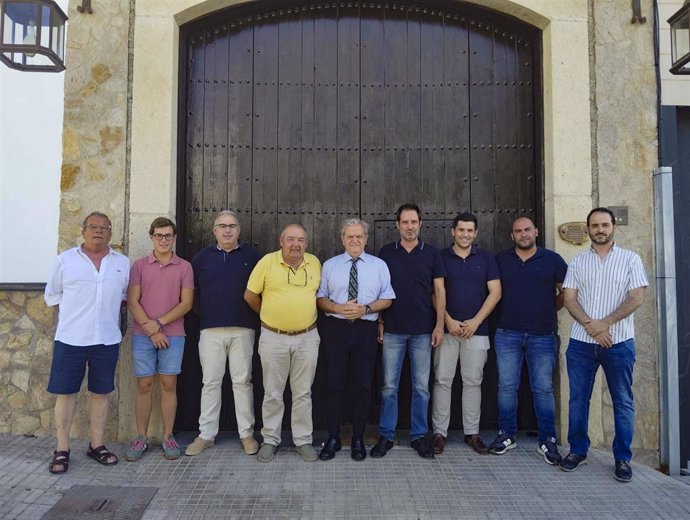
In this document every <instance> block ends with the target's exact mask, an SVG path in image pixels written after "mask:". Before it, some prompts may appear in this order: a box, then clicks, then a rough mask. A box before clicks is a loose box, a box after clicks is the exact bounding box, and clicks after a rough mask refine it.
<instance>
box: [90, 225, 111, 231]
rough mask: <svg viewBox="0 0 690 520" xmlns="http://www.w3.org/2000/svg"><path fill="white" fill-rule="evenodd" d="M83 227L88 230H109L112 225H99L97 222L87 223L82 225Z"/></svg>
mask: <svg viewBox="0 0 690 520" xmlns="http://www.w3.org/2000/svg"><path fill="white" fill-rule="evenodd" d="M84 229H88V230H89V231H110V230H111V229H112V226H99V225H98V224H87V225H86V226H84Z"/></svg>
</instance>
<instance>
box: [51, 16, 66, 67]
mask: <svg viewBox="0 0 690 520" xmlns="http://www.w3.org/2000/svg"><path fill="white" fill-rule="evenodd" d="M55 23H56V25H55V26H54V27H53V39H52V40H51V46H50V48H51V49H53V52H54V53H55V54H57V55H58V56H59V57H60V60H61V61H62V60H64V59H65V49H64V46H63V44H64V34H65V22H64V20H60V19H58V20H56V21H55Z"/></svg>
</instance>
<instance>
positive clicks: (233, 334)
mask: <svg viewBox="0 0 690 520" xmlns="http://www.w3.org/2000/svg"><path fill="white" fill-rule="evenodd" d="M253 355H254V331H253V330H252V329H247V328H244V327H213V328H210V329H204V330H202V331H201V337H200V338H199V361H201V371H202V373H203V379H202V381H203V384H204V386H203V387H202V388H201V414H200V415H199V437H201V438H202V439H206V440H213V439H215V438H216V435H218V421H219V419H220V405H221V395H222V394H221V391H222V388H221V387H222V384H223V376H224V375H225V360H226V359H227V361H228V366H229V368H230V379H231V380H232V393H233V396H234V398H235V416H236V417H237V430H238V432H239V434H240V438H244V437H249V436H251V435H253V434H254V385H253V384H252V356H253Z"/></svg>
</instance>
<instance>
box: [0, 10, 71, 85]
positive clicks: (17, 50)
mask: <svg viewBox="0 0 690 520" xmlns="http://www.w3.org/2000/svg"><path fill="white" fill-rule="evenodd" d="M66 21H67V15H66V14H65V13H63V12H62V9H60V7H59V6H58V5H57V4H56V3H55V2H54V1H53V0H0V61H2V62H3V63H5V65H7V66H8V67H10V68H13V69H17V70H25V71H36V72H60V71H63V70H65V64H64V59H65V22H66Z"/></svg>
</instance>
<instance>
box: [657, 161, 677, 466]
mask: <svg viewBox="0 0 690 520" xmlns="http://www.w3.org/2000/svg"><path fill="white" fill-rule="evenodd" d="M652 176H653V179H654V224H655V226H654V229H655V239H656V296H657V319H658V332H659V335H658V336H659V381H660V389H659V390H660V392H661V446H660V447H661V454H660V455H661V464H662V466H664V465H667V466H668V473H669V475H680V424H679V413H680V408H679V398H678V319H677V314H676V312H677V310H676V247H675V240H674V236H675V235H674V233H675V228H674V223H673V169H672V168H670V167H668V166H662V167H660V168H656V169H655V170H654V171H653V174H652Z"/></svg>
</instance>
